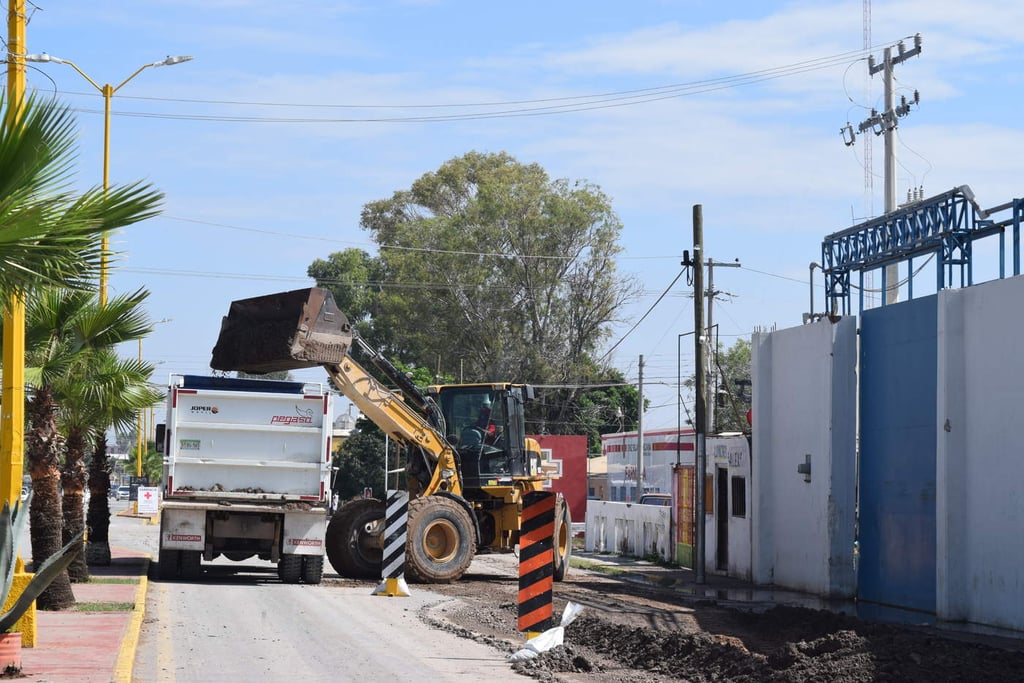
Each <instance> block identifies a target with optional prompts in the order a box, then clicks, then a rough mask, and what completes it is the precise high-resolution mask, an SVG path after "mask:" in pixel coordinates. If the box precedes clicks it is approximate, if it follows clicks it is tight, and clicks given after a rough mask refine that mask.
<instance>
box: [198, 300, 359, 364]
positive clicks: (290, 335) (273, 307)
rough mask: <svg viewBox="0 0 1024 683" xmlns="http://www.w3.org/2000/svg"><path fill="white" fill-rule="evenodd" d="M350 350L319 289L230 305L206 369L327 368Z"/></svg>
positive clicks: (341, 318)
mask: <svg viewBox="0 0 1024 683" xmlns="http://www.w3.org/2000/svg"><path fill="white" fill-rule="evenodd" d="M351 346H352V328H351V325H349V322H348V318H346V317H345V314H344V313H342V312H341V311H339V310H338V306H337V304H336V303H335V302H334V297H333V296H332V295H331V293H330V291H329V290H326V289H323V288H322V287H310V288H307V289H296V290H292V291H290V292H279V293H277V294H267V295H265V296H258V297H253V298H251V299H239V300H237V301H232V302H231V306H230V308H229V309H228V314H227V315H226V316H225V317H224V319H223V320H222V321H221V328H220V336H218V337H217V343H216V344H215V345H214V347H213V358H212V360H211V361H210V366H211V367H212V368H214V369H215V370H241V371H243V372H250V373H256V374H262V373H267V372H276V371H281V370H293V369H297V368H308V367H313V366H316V365H333V364H337V363H340V362H341V361H342V360H344V358H345V355H346V354H347V353H348V350H349V348H350V347H351Z"/></svg>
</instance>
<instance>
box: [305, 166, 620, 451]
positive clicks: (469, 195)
mask: <svg viewBox="0 0 1024 683" xmlns="http://www.w3.org/2000/svg"><path fill="white" fill-rule="evenodd" d="M361 224H362V226H363V227H364V228H365V229H367V230H368V231H370V233H371V234H372V236H373V239H374V241H375V242H376V243H377V244H378V245H379V248H380V256H379V257H378V258H372V257H370V256H368V255H367V254H365V253H363V252H360V251H359V250H348V251H346V252H339V253H337V254H333V255H331V257H329V258H328V259H327V260H320V261H317V262H315V263H314V264H313V265H312V266H310V268H309V270H308V272H309V274H310V275H311V276H313V277H315V278H316V279H317V282H318V284H322V285H324V286H327V287H330V288H331V289H332V291H333V292H334V293H335V295H336V298H337V299H338V300H339V303H340V304H341V307H342V309H343V310H344V309H345V307H346V306H347V307H348V310H346V311H345V312H346V314H347V315H349V317H350V320H352V321H353V322H354V323H355V324H356V326H357V329H359V330H360V332H361V333H362V334H363V335H364V336H366V337H367V338H368V339H370V340H371V342H372V344H373V345H374V346H375V347H376V348H379V349H381V350H382V351H383V352H384V353H385V354H386V355H389V356H391V357H392V358H394V359H395V360H397V361H404V362H405V363H407V364H409V365H410V366H413V367H417V368H430V369H431V370H432V371H433V374H435V375H439V376H445V377H451V378H460V381H466V382H479V381H515V382H531V383H537V384H560V385H566V386H580V385H587V384H595V383H601V382H603V381H604V380H606V379H607V378H608V377H609V376H610V375H609V371H608V369H607V368H605V367H602V366H600V365H599V364H598V363H597V362H596V361H595V360H594V357H595V355H596V351H597V349H598V348H599V346H600V344H601V343H602V342H603V341H604V340H605V339H606V338H607V337H608V335H609V334H610V329H611V324H612V323H613V322H614V320H615V317H614V316H615V315H616V311H617V310H619V308H620V307H621V306H622V305H623V304H624V303H625V302H627V301H628V300H630V299H631V298H632V297H633V296H635V294H636V293H637V285H636V283H635V281H633V280H631V279H629V278H627V277H625V276H623V275H622V274H620V273H619V272H618V271H617V269H616V265H615V256H616V255H617V254H618V253H619V251H620V247H619V246H618V243H617V240H618V236H619V233H620V231H621V227H622V226H621V223H620V222H619V219H618V218H617V216H616V215H615V213H614V212H613V211H612V208H611V202H610V200H609V199H608V197H607V196H606V195H604V193H602V192H601V190H600V189H599V188H598V187H596V186H594V185H591V184H589V183H586V182H582V181H580V182H570V181H568V180H564V179H559V180H551V179H550V178H549V177H548V175H547V173H546V172H545V171H544V170H543V169H542V168H541V167H540V166H539V165H537V164H521V163H519V162H518V161H516V160H515V159H514V158H512V157H511V156H510V155H508V154H506V153H498V154H482V153H479V152H470V153H468V154H466V155H464V156H462V157H459V158H455V159H452V160H450V161H448V162H446V163H445V164H443V165H442V166H441V168H440V169H438V170H437V171H435V172H431V173H427V174H425V175H424V176H422V177H421V178H419V179H418V180H416V181H415V182H414V183H413V185H412V187H411V188H410V189H408V190H402V191H398V192H395V193H394V195H393V196H392V197H391V198H390V199H385V200H380V201H375V202H371V203H369V204H367V205H366V206H365V207H364V208H363V212H362V219H361ZM582 393H584V390H582V389H567V390H565V391H564V392H563V393H562V395H561V396H560V397H559V399H558V401H557V402H551V403H549V404H547V406H546V407H545V408H535V409H534V410H533V411H531V413H530V415H529V418H530V425H529V426H528V429H531V430H535V431H541V430H548V431H551V432H554V433H576V432H577V431H578V430H579V429H580V428H581V424H580V423H579V422H578V421H577V420H576V417H575V416H574V412H576V403H577V400H578V398H579V396H580V395H581V394H582ZM595 400H597V399H595ZM584 428H586V427H584Z"/></svg>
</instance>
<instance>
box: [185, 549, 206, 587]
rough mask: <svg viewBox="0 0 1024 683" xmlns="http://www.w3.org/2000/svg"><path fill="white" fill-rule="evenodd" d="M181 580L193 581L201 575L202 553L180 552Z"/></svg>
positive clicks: (195, 551)
mask: <svg viewBox="0 0 1024 683" xmlns="http://www.w3.org/2000/svg"><path fill="white" fill-rule="evenodd" d="M179 552H180V554H181V578H183V579H186V580H188V581H194V580H196V579H198V578H199V577H200V576H202V574H203V564H202V563H203V552H202V551H201V550H181V551H179Z"/></svg>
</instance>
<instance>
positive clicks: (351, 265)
mask: <svg viewBox="0 0 1024 683" xmlns="http://www.w3.org/2000/svg"><path fill="white" fill-rule="evenodd" d="M383 269H384V265H383V263H382V262H381V260H380V259H377V258H374V257H373V256H370V255H369V254H367V253H366V252H365V251H363V250H362V249H345V250H344V251H338V252H335V253H333V254H331V255H330V256H328V257H327V258H326V259H317V260H315V261H313V263H311V264H310V265H309V268H307V269H306V275H308V276H309V277H311V278H313V279H315V280H316V283H317V286H319V287H326V288H327V289H329V290H331V294H332V295H333V296H334V301H335V302H336V303H337V304H338V308H339V309H340V310H341V312H342V313H344V314H345V317H347V318H348V320H349V322H350V323H352V325H354V326H355V328H356V329H357V330H358V331H359V333H360V334H362V335H363V336H364V337H369V336H371V335H372V333H371V325H372V321H373V318H374V315H375V313H376V312H377V310H378V302H379V299H380V292H381V283H382V280H383ZM383 332H384V331H383V330H379V331H378V334H377V335H372V336H374V337H375V338H377V337H379V336H381V335H382V334H383Z"/></svg>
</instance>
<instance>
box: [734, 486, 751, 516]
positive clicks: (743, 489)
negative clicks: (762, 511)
mask: <svg viewBox="0 0 1024 683" xmlns="http://www.w3.org/2000/svg"><path fill="white" fill-rule="evenodd" d="M731 493H732V516H733V517H746V516H747V479H746V477H732V492H731Z"/></svg>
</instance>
